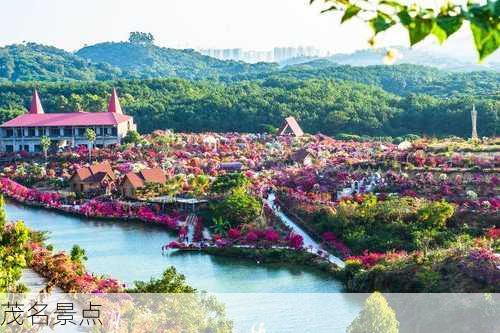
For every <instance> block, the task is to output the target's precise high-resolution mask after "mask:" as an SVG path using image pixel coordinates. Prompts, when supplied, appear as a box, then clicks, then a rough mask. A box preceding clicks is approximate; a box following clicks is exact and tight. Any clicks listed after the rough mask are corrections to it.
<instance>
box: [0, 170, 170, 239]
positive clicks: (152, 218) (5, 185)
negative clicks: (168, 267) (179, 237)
mask: <svg viewBox="0 0 500 333" xmlns="http://www.w3.org/2000/svg"><path fill="white" fill-rule="evenodd" d="M0 191H1V192H2V193H3V194H5V195H7V196H8V197H11V198H13V199H15V200H17V201H19V202H28V203H34V204H41V205H43V206H45V207H48V208H55V209H62V208H63V207H62V203H61V196H60V195H59V194H57V193H48V192H40V191H37V190H34V189H30V188H27V187H25V186H22V185H20V184H18V183H16V182H15V181H13V180H11V179H9V178H6V177H4V178H1V179H0ZM65 211H68V209H65ZM69 211H70V212H73V213H77V214H82V215H85V216H88V217H105V218H117V219H120V218H122V219H138V220H141V221H144V222H153V223H158V224H161V225H164V226H166V227H168V228H170V229H172V230H177V229H178V224H179V218H180V217H179V215H161V214H158V213H156V212H154V211H153V210H152V209H151V208H149V207H147V206H145V205H144V206H140V207H139V208H136V207H129V206H126V205H124V204H122V203H120V202H118V201H99V200H90V201H87V202H86V203H84V204H82V205H80V206H79V207H71V208H70V209H69Z"/></svg>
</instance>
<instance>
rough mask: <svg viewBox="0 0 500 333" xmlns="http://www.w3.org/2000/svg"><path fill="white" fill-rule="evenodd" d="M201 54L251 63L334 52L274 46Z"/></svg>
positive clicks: (308, 47)
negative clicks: (262, 49)
mask: <svg viewBox="0 0 500 333" xmlns="http://www.w3.org/2000/svg"><path fill="white" fill-rule="evenodd" d="M197 51H198V52H200V53H201V54H204V55H207V56H210V57H213V58H217V59H220V60H237V61H245V62H249V63H256V62H280V61H284V60H287V59H292V58H297V57H328V56H330V55H332V54H333V53H332V52H330V51H328V50H322V49H318V48H315V47H314V46H302V45H301V46H297V47H293V46H288V47H274V48H273V49H271V50H267V51H260V50H247V49H242V48H231V49H198V50H197Z"/></svg>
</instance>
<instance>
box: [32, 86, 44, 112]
mask: <svg viewBox="0 0 500 333" xmlns="http://www.w3.org/2000/svg"><path fill="white" fill-rule="evenodd" d="M29 113H31V114H42V113H44V112H43V107H42V102H40V96H38V91H36V89H35V90H33V96H32V97H31V107H30V110H29Z"/></svg>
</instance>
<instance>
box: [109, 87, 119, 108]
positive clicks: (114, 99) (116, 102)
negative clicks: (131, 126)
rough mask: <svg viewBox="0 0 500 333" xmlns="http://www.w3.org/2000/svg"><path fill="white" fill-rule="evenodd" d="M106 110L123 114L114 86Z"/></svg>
mask: <svg viewBox="0 0 500 333" xmlns="http://www.w3.org/2000/svg"><path fill="white" fill-rule="evenodd" d="M108 112H112V113H118V114H123V112H122V107H121V105H120V101H119V100H118V94H117V93H116V89H115V88H113V92H112V93H111V98H110V99H109V103H108Z"/></svg>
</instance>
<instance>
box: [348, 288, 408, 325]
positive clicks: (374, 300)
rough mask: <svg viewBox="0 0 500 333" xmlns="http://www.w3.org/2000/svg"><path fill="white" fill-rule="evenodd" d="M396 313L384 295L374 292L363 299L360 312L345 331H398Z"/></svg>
mask: <svg viewBox="0 0 500 333" xmlns="http://www.w3.org/2000/svg"><path fill="white" fill-rule="evenodd" d="M398 332H399V322H398V320H397V319H396V313H395V312H394V310H393V309H392V308H391V307H390V306H389V304H388V303H387V300H386V299H385V297H384V296H383V295H382V294H381V293H379V292H374V293H373V294H372V295H370V297H368V298H367V299H366V301H365V304H364V306H363V309H362V310H361V313H360V314H359V315H358V316H357V317H356V319H354V321H353V322H352V323H351V325H349V327H348V328H347V333H398Z"/></svg>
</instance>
